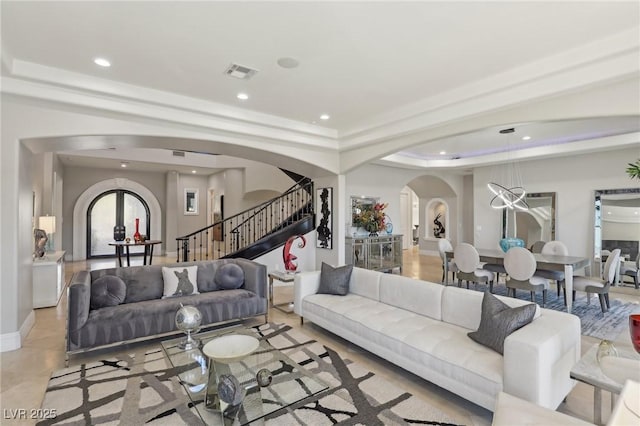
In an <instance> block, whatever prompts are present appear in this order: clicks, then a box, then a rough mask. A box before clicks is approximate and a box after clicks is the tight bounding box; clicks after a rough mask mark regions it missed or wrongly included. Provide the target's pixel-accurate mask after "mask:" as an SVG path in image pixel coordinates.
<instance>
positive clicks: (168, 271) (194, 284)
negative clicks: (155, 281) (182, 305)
mask: <svg viewBox="0 0 640 426" xmlns="http://www.w3.org/2000/svg"><path fill="white" fill-rule="evenodd" d="M162 279H163V280H164V292H163V295H162V297H163V298H164V297H174V296H189V295H191V294H199V293H198V266H196V265H193V266H178V267H175V268H168V267H166V266H163V267H162Z"/></svg>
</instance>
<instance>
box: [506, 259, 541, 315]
mask: <svg viewBox="0 0 640 426" xmlns="http://www.w3.org/2000/svg"><path fill="white" fill-rule="evenodd" d="M504 268H505V269H506V271H507V274H509V279H508V280H507V282H506V286H507V295H509V293H512V294H513V295H512V297H516V290H517V289H520V290H527V291H528V292H529V293H531V301H532V302H534V303H535V301H536V295H535V294H536V292H538V291H542V307H543V308H544V305H545V304H546V303H547V290H548V289H549V280H548V279H546V278H543V277H539V276H536V275H534V274H535V272H536V259H535V257H533V253H531V252H530V251H529V250H527V249H526V248H524V247H511V248H510V249H509V251H508V252H507V254H505V255H504Z"/></svg>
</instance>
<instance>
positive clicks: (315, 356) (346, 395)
mask: <svg viewBox="0 0 640 426" xmlns="http://www.w3.org/2000/svg"><path fill="white" fill-rule="evenodd" d="M255 330H256V333H257V334H258V336H259V337H260V338H264V339H267V340H268V341H269V343H271V345H273V346H274V347H276V348H277V349H280V350H281V351H283V352H284V353H286V354H287V355H288V356H289V357H290V358H292V359H293V360H295V361H296V362H297V363H298V364H300V365H301V366H302V367H304V368H305V369H307V370H308V371H310V372H312V373H313V374H315V375H317V376H318V377H320V378H321V379H322V380H324V381H325V382H327V383H328V384H329V389H328V390H326V391H324V392H321V393H320V394H317V395H315V396H312V397H309V398H307V399H305V400H302V401H300V402H299V403H297V404H294V405H292V406H290V407H287V408H286V409H283V410H279V411H277V412H275V413H273V414H272V415H269V416H267V417H266V418H265V423H266V424H268V425H274V426H275V425H278V426H280V425H314V426H315V425H330V424H336V423H337V424H344V425H356V424H362V425H365V424H366V425H403V424H421V425H453V424H454V423H453V422H454V421H453V420H452V419H451V418H449V417H448V416H447V415H446V414H444V413H443V412H442V411H440V410H438V409H437V408H435V407H433V406H431V405H430V404H428V403H427V402H425V401H424V400H421V399H419V398H417V397H415V396H414V395H412V394H410V393H408V392H405V391H404V390H402V389H400V388H398V387H396V386H395V385H393V384H391V383H389V382H388V381H386V380H384V379H382V378H380V377H378V376H376V375H375V374H373V373H372V372H370V371H368V370H366V369H365V368H363V367H362V366H360V365H358V364H357V363H354V362H352V361H349V360H348V359H343V358H342V357H341V356H340V355H339V354H338V353H336V352H335V351H333V350H331V349H330V348H328V347H326V346H323V345H321V344H320V343H318V342H316V341H315V340H313V339H310V338H309V337H308V336H306V335H305V334H304V333H302V332H301V331H300V330H297V329H292V328H291V327H289V326H287V325H277V324H272V323H269V324H265V325H263V326H260V327H257V328H256V329H255ZM179 372H180V370H179V369H175V368H171V367H170V365H169V363H168V361H166V360H165V357H164V354H163V352H162V350H161V349H160V348H159V347H157V348H154V349H149V347H148V346H147V347H146V348H141V349H139V350H137V351H135V350H133V352H132V351H129V352H127V353H123V354H118V355H115V356H113V357H111V358H109V359H104V360H101V361H99V362H92V363H88V364H82V365H79V366H74V367H70V368H66V369H64V370H60V371H57V372H55V373H54V374H53V375H52V377H51V379H50V381H49V385H48V387H47V392H46V394H45V397H44V401H43V403H42V408H43V409H47V410H56V413H57V417H56V418H55V419H52V420H45V421H41V422H40V423H38V424H39V425H49V424H68V425H85V424H92V425H98V424H122V425H142V424H147V423H150V424H154V425H185V424H186V425H196V424H202V421H201V419H200V417H199V416H198V414H197V411H196V409H195V408H194V407H193V405H192V404H191V402H190V400H189V398H188V397H187V395H186V393H185V391H184V389H183V387H182V385H181V384H180V381H179V379H178V376H177V374H178V373H179ZM236 423H237V422H236Z"/></svg>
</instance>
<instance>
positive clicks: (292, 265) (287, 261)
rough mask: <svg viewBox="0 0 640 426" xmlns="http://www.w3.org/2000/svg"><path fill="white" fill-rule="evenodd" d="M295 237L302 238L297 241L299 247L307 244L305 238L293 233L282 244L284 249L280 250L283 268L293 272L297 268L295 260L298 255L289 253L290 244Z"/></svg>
mask: <svg viewBox="0 0 640 426" xmlns="http://www.w3.org/2000/svg"><path fill="white" fill-rule="evenodd" d="M297 238H300V239H301V240H302V241H301V242H299V243H298V247H299V248H304V246H305V245H306V244H307V240H306V239H305V238H304V236H302V235H294V236H293V237H289V239H288V240H287V242H286V243H285V244H284V249H283V250H282V260H284V269H286V270H287V272H295V271H296V269H298V264H297V263H296V262H295V260H296V259H297V258H298V257H297V256H295V255H294V254H292V253H291V246H292V245H293V242H294V241H295V240H296V239H297Z"/></svg>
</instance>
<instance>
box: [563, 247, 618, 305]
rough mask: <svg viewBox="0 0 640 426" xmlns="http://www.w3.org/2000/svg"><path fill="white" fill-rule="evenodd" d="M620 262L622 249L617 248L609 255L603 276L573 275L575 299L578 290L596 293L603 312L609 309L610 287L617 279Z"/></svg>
mask: <svg viewBox="0 0 640 426" xmlns="http://www.w3.org/2000/svg"><path fill="white" fill-rule="evenodd" d="M618 262H620V249H615V250H613V251H612V252H611V254H610V255H609V256H608V257H607V262H606V263H605V264H604V272H603V274H602V278H596V277H585V276H582V275H574V276H573V294H572V297H573V300H575V299H576V291H585V292H587V293H595V294H597V295H598V299H600V308H601V309H602V313H605V312H607V311H608V310H609V307H610V305H609V287H611V284H612V283H613V282H614V280H615V279H616V270H617V269H618Z"/></svg>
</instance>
